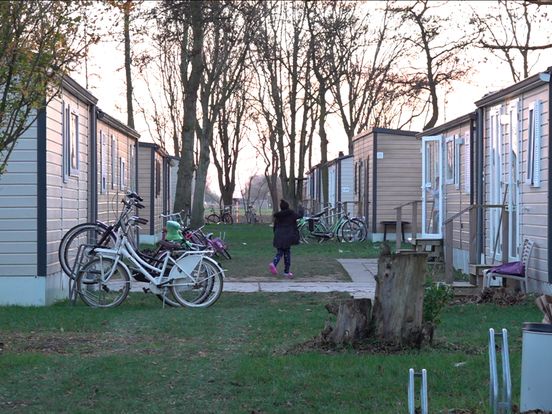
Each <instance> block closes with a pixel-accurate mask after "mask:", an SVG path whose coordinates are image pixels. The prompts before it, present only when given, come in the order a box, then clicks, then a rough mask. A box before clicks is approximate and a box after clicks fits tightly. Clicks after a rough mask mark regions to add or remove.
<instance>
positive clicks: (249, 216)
mask: <svg viewBox="0 0 552 414" xmlns="http://www.w3.org/2000/svg"><path fill="white" fill-rule="evenodd" d="M245 219H246V221H247V223H248V224H255V223H257V222H258V219H257V213H256V212H255V209H254V208H253V206H252V205H251V204H250V205H248V206H247V210H245Z"/></svg>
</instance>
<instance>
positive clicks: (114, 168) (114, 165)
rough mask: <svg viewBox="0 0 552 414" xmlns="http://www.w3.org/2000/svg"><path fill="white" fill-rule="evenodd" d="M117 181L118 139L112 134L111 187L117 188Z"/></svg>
mask: <svg viewBox="0 0 552 414" xmlns="http://www.w3.org/2000/svg"><path fill="white" fill-rule="evenodd" d="M116 183H117V141H115V137H114V136H113V135H111V189H112V190H113V189H115V185H116Z"/></svg>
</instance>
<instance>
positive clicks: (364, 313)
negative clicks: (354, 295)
mask: <svg viewBox="0 0 552 414" xmlns="http://www.w3.org/2000/svg"><path fill="white" fill-rule="evenodd" d="M326 308H327V309H328V311H329V312H330V313H334V314H335V315H337V321H336V324H335V327H329V329H328V327H327V330H326V332H325V334H324V340H325V341H326V342H331V343H334V344H344V343H347V344H352V343H355V342H357V341H359V340H361V339H363V338H365V337H366V336H367V335H368V328H369V326H370V316H371V310H372V302H371V301H370V299H350V300H346V301H343V302H341V303H339V306H338V307H337V309H335V307H333V306H330V307H328V306H326Z"/></svg>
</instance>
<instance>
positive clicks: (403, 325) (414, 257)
mask: <svg viewBox="0 0 552 414" xmlns="http://www.w3.org/2000/svg"><path fill="white" fill-rule="evenodd" d="M426 268H427V254H426V253H423V252H401V253H399V254H391V253H389V252H382V254H381V255H380V257H379V260H378V274H377V276H376V297H375V301H374V309H373V312H372V330H373V333H374V335H375V336H376V337H377V338H378V339H380V340H381V341H383V342H386V343H393V344H396V345H400V346H403V345H404V346H417V347H419V346H420V345H421V343H422V340H423V339H424V334H423V301H424V283H425V278H426Z"/></svg>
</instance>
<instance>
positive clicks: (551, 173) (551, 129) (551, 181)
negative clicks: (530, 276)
mask: <svg viewBox="0 0 552 414" xmlns="http://www.w3.org/2000/svg"><path fill="white" fill-rule="evenodd" d="M548 76H549V78H548V162H549V163H550V160H551V159H552V157H551V155H552V150H551V149H550V142H551V139H552V138H551V137H552V115H551V114H550V103H551V102H552V66H550V67H549V68H548ZM551 194H552V168H550V167H549V168H548V241H547V248H546V250H547V255H548V282H549V283H552V249H551V248H550V247H551V243H550V241H551V240H552V203H551V202H550V201H551V200H550V195H551Z"/></svg>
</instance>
